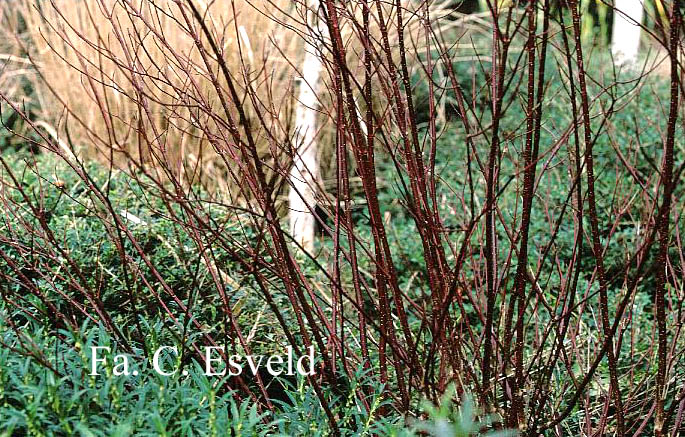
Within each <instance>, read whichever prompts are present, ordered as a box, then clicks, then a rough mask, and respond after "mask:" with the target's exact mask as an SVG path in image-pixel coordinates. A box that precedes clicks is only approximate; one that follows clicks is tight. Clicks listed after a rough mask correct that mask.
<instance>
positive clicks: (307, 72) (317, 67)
mask: <svg viewBox="0 0 685 437" xmlns="http://www.w3.org/2000/svg"><path fill="white" fill-rule="evenodd" d="M319 7H320V2H319V0H308V1H307V8H308V9H309V10H308V12H307V17H308V20H307V21H308V22H309V23H310V25H311V27H310V38H309V40H308V41H305V47H304V50H305V53H304V61H303V62H302V80H301V82H300V88H299V96H298V101H297V103H296V105H297V107H296V109H295V145H296V147H297V154H296V156H294V157H293V166H292V168H291V169H290V175H289V181H290V194H289V196H288V202H289V217H288V219H289V222H290V233H291V235H292V237H293V238H294V239H295V241H296V242H297V243H299V244H301V245H302V247H304V249H306V250H312V249H313V248H314V225H315V217H314V214H312V212H311V211H312V210H313V209H314V206H315V205H316V199H315V194H316V191H315V189H316V183H317V180H318V178H319V163H318V160H317V153H318V145H317V142H316V133H317V127H316V113H317V111H316V110H317V107H318V97H317V95H318V90H319V86H320V84H319V82H320V80H319V77H320V76H321V72H322V70H323V62H322V61H321V59H320V58H319V54H318V53H317V49H318V46H319V44H318V43H317V40H316V36H317V35H315V34H312V30H316V32H317V33H318V36H319V37H321V36H323V35H325V34H323V32H325V25H322V23H320V20H319ZM322 34H323V35H322Z"/></svg>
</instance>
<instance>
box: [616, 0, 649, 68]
mask: <svg viewBox="0 0 685 437" xmlns="http://www.w3.org/2000/svg"><path fill="white" fill-rule="evenodd" d="M642 2H643V0H616V1H615V3H614V8H615V9H614V29H613V35H612V38H611V53H612V54H613V56H614V62H615V63H616V64H617V65H621V64H635V63H636V62H637V54H638V49H639V47H640V31H641V30H642V29H641V28H640V26H639V25H640V24H642V15H643V5H642Z"/></svg>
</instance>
